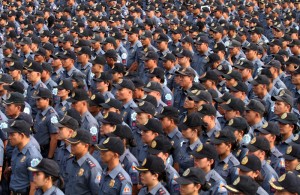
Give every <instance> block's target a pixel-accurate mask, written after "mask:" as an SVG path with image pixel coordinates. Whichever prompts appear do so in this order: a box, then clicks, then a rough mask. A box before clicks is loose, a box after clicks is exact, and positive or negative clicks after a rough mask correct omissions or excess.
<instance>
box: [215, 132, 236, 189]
mask: <svg viewBox="0 0 300 195" xmlns="http://www.w3.org/2000/svg"><path fill="white" fill-rule="evenodd" d="M235 142H236V138H235V136H234V134H233V132H232V131H231V130H225V131H219V132H218V133H216V134H215V139H213V140H212V143H213V144H214V145H215V147H216V150H217V153H218V156H219V157H218V158H217V159H216V163H215V167H214V170H215V171H216V172H217V173H219V174H220V175H221V177H223V179H225V181H226V182H227V183H232V182H233V181H234V179H235V177H236V176H237V174H238V173H237V168H236V166H237V165H239V164H240V162H239V161H238V160H237V159H236V158H235V157H234V156H233V154H232V152H231V151H232V150H234V145H235Z"/></svg>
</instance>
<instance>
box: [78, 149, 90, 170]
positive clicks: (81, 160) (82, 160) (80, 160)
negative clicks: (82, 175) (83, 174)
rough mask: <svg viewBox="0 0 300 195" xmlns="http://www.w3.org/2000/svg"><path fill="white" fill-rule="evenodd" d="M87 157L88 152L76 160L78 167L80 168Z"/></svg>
mask: <svg viewBox="0 0 300 195" xmlns="http://www.w3.org/2000/svg"><path fill="white" fill-rule="evenodd" d="M88 157H89V152H87V153H86V154H85V155H84V156H83V157H81V158H80V159H78V160H77V163H78V165H79V166H80V167H81V166H82V165H83V163H84V162H85V161H86V159H87V158H88Z"/></svg>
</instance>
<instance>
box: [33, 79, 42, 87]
mask: <svg viewBox="0 0 300 195" xmlns="http://www.w3.org/2000/svg"><path fill="white" fill-rule="evenodd" d="M41 83H42V81H41V80H39V81H38V82H37V83H36V84H35V85H34V86H33V88H34V89H37V88H38V86H39V85H40V84H41Z"/></svg>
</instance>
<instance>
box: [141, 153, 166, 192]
mask: <svg viewBox="0 0 300 195" xmlns="http://www.w3.org/2000/svg"><path fill="white" fill-rule="evenodd" d="M136 169H137V170H138V171H139V172H140V178H141V182H142V183H143V184H144V187H143V188H142V189H141V190H140V192H139V193H138V195H148V194H152V195H170V193H169V192H168V191H167V190H166V188H165V187H164V186H163V185H162V183H161V182H160V181H162V180H163V174H164V173H165V165H164V161H163V160H162V159H161V158H159V157H157V156H148V157H147V158H146V159H145V160H144V161H143V164H142V166H138V167H136Z"/></svg>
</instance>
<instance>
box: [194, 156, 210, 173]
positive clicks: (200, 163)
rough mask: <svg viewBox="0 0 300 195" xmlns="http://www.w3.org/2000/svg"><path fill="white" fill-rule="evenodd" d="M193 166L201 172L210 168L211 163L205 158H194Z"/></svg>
mask: <svg viewBox="0 0 300 195" xmlns="http://www.w3.org/2000/svg"><path fill="white" fill-rule="evenodd" d="M194 166H195V167H197V168H200V169H203V170H206V169H207V167H210V166H211V161H210V160H208V159H207V158H194Z"/></svg>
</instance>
